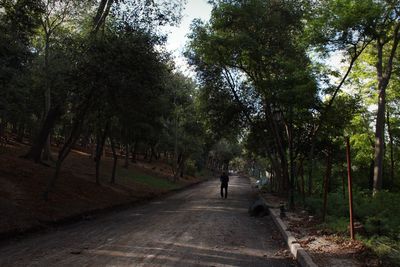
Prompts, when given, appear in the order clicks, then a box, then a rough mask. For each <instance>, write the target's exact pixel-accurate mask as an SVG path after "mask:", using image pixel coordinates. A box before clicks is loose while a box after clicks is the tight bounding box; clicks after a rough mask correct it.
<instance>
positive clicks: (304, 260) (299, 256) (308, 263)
mask: <svg viewBox="0 0 400 267" xmlns="http://www.w3.org/2000/svg"><path fill="white" fill-rule="evenodd" d="M258 195H259V197H260V199H261V200H262V201H263V202H264V203H265V205H266V206H267V207H268V209H269V212H270V214H271V218H272V220H273V221H274V223H275V224H276V226H277V227H278V229H279V231H280V232H281V234H282V236H283V238H284V239H285V241H286V244H287V245H288V247H289V249H290V252H291V253H292V255H293V256H294V257H295V259H296V260H297V262H298V263H299V264H300V265H301V266H302V267H318V265H317V264H315V263H314V261H313V260H312V259H311V257H310V255H308V253H307V251H306V250H305V249H304V248H302V247H301V246H300V244H299V241H297V239H296V238H295V237H294V236H293V235H292V233H291V232H290V231H288V230H287V229H288V227H287V225H286V224H285V223H284V222H283V221H282V219H281V218H280V216H279V212H278V210H276V209H273V208H271V205H269V204H268V202H267V201H266V200H265V199H264V198H263V197H262V196H261V194H258Z"/></svg>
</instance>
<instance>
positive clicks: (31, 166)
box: [0, 143, 201, 239]
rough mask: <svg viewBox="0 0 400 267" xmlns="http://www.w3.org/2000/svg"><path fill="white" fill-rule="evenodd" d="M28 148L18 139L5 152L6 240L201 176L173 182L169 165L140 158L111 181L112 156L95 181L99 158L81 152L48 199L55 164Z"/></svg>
mask: <svg viewBox="0 0 400 267" xmlns="http://www.w3.org/2000/svg"><path fill="white" fill-rule="evenodd" d="M26 149H27V147H26V146H25V145H22V144H18V143H14V144H11V145H9V146H8V147H7V148H6V150H5V151H3V152H2V153H1V154H0V214H1V216H0V239H1V238H5V237H9V236H12V235H15V234H18V233H22V232H26V231H30V230H34V229H39V228H43V227H47V226H49V225H52V224H56V223H61V222H66V221H68V220H77V219H80V218H82V217H85V216H86V217H88V216H90V215H89V214H92V213H93V212H94V211H104V210H107V209H111V208H112V207H115V206H122V205H125V204H129V203H131V204H134V203H138V202H142V201H145V200H148V199H151V198H154V197H157V196H159V195H161V194H164V193H166V192H168V191H170V190H172V189H177V188H180V187H184V186H186V185H190V184H193V183H197V182H199V181H200V180H201V179H200V178H195V177H188V176H187V177H184V179H182V180H181V181H179V182H177V183H172V182H170V181H169V180H168V177H170V173H169V172H170V170H169V169H170V168H169V166H167V165H166V164H163V163H161V162H154V163H152V164H150V163H147V162H146V161H138V162H137V163H136V164H132V163H131V164H130V166H129V168H128V169H125V168H122V166H120V165H122V160H121V162H120V163H121V164H119V166H118V170H117V177H116V184H114V185H111V184H110V183H109V180H110V176H111V168H112V159H111V158H107V157H106V158H105V159H104V160H103V163H102V168H101V185H100V186H99V185H96V184H95V177H94V174H95V166H94V161H93V159H91V158H90V157H89V155H88V154H86V153H83V152H79V151H75V152H73V153H71V155H70V156H69V158H67V160H66V162H65V164H64V166H63V170H62V173H61V175H60V178H59V180H58V181H57V184H56V188H55V189H54V191H53V192H52V193H51V194H50V199H49V200H48V201H44V200H43V198H42V193H43V191H44V189H45V187H46V185H47V182H48V179H49V178H50V177H51V176H52V175H53V173H54V168H53V167H46V166H44V165H41V164H35V163H33V162H31V161H28V160H25V159H22V158H20V156H21V155H23V154H24V153H25V152H26Z"/></svg>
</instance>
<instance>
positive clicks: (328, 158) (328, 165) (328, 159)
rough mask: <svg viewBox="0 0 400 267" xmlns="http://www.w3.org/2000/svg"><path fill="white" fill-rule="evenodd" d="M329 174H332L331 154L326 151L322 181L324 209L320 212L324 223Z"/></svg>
mask: <svg viewBox="0 0 400 267" xmlns="http://www.w3.org/2000/svg"><path fill="white" fill-rule="evenodd" d="M331 173H332V153H331V151H328V155H327V156H326V172H325V179H324V188H323V190H324V208H323V212H322V220H323V221H325V216H326V207H327V203H328V192H329V183H330V180H331Z"/></svg>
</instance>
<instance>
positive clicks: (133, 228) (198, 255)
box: [0, 176, 297, 267]
mask: <svg viewBox="0 0 400 267" xmlns="http://www.w3.org/2000/svg"><path fill="white" fill-rule="evenodd" d="M251 196H252V191H251V188H250V183H249V180H248V179H246V178H239V177H237V176H233V177H231V182H230V184H229V195H228V199H221V198H220V196H219V182H218V181H217V180H214V181H208V182H205V183H203V184H200V185H198V186H195V187H192V188H190V189H187V190H184V191H181V192H179V193H176V194H174V195H172V196H169V197H166V198H164V199H161V200H158V201H153V202H151V203H149V204H146V205H142V206H138V207H134V208H131V209H127V210H124V211H120V212H114V213H111V214H108V215H103V216H100V217H99V218H95V219H93V220H90V221H83V222H79V223H75V224H73V225H69V226H64V227H60V228H58V229H54V230H51V231H48V232H46V233H42V234H34V235H31V236H29V237H25V238H22V239H20V240H13V241H8V242H7V243H3V244H1V245H0V266H46V267H49V266H182V267H183V266H185V267H186V266H250V267H251V266H297V265H296V263H295V262H294V261H293V260H292V259H291V258H290V257H289V256H288V255H287V253H284V252H283V251H284V250H285V246H284V244H283V242H282V240H281V238H280V235H279V233H278V231H277V229H276V228H275V226H274V224H273V222H272V221H271V219H270V218H269V217H268V216H267V217H264V218H252V217H249V215H248V213H247V209H248V207H249V204H250V201H251Z"/></svg>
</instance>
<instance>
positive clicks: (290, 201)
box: [288, 107, 296, 209]
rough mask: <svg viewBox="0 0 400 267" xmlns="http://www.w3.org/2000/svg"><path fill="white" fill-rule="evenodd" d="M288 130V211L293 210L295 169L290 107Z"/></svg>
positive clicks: (291, 111)
mask: <svg viewBox="0 0 400 267" xmlns="http://www.w3.org/2000/svg"><path fill="white" fill-rule="evenodd" d="M289 113H290V114H289V116H290V118H289V120H290V122H289V126H288V127H289V128H288V141H289V160H290V185H289V188H290V190H289V195H290V197H289V207H290V209H294V183H295V169H296V164H295V162H294V154H293V110H292V108H291V107H290V112H289Z"/></svg>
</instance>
